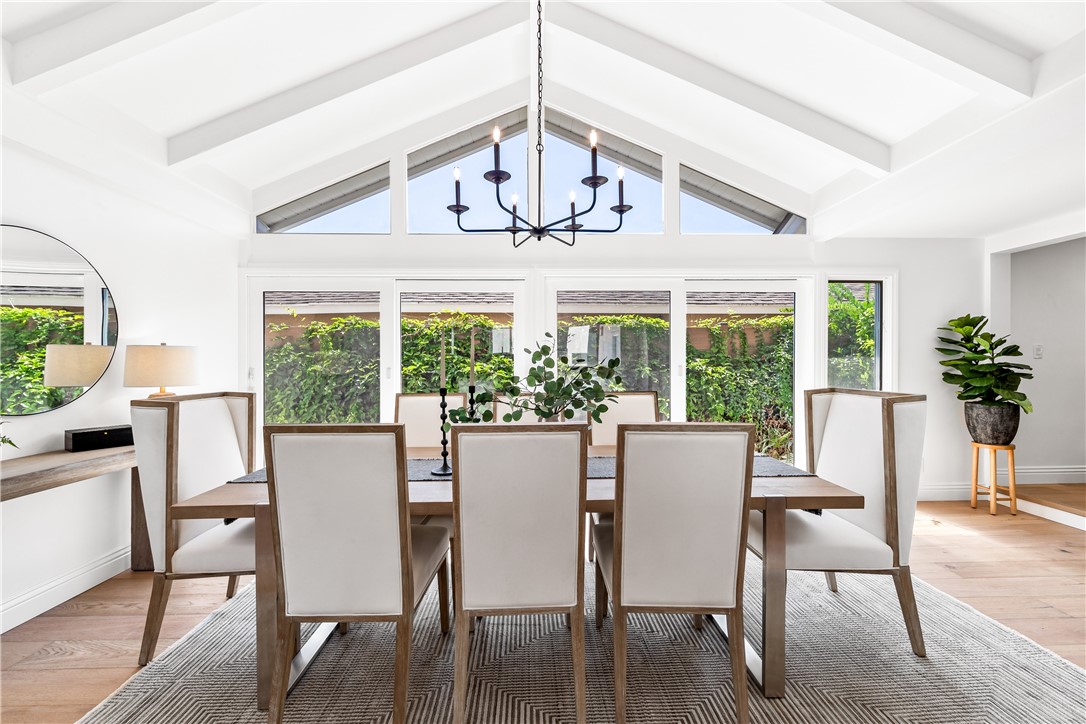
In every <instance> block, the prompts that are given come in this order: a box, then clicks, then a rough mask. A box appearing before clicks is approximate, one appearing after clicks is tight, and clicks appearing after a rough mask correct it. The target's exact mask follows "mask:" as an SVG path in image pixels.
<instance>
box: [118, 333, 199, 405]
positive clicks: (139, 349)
mask: <svg viewBox="0 0 1086 724" xmlns="http://www.w3.org/2000/svg"><path fill="white" fill-rule="evenodd" d="M195 384H196V348H195V347H179V346H176V345H167V344H166V343H165V342H163V343H162V344H130V345H128V346H127V347H126V348H125V360H124V386H125V387H157V388H158V392H153V393H151V394H150V395H148V397H170V396H171V395H173V394H174V393H173V392H167V391H166V387H167V386H172V387H178V386H184V385H195Z"/></svg>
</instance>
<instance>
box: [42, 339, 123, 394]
mask: <svg viewBox="0 0 1086 724" xmlns="http://www.w3.org/2000/svg"><path fill="white" fill-rule="evenodd" d="M112 358H113V348H112V347H106V346H104V345H93V344H49V345H46V346H45V379H44V383H45V386H46V387H90V386H91V385H93V384H94V383H95V382H97V381H98V378H99V377H101V376H102V373H103V372H105V371H106V366H107V365H108V364H109V361H110V360H111V359H112Z"/></svg>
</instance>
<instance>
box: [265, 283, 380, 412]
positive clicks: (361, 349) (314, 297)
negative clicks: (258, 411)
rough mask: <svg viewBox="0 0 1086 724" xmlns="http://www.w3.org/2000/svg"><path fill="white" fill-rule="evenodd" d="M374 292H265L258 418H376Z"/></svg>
mask: <svg viewBox="0 0 1086 724" xmlns="http://www.w3.org/2000/svg"><path fill="white" fill-rule="evenodd" d="M380 296H381V295H380V293H379V292H376V291H265V292H264V293H263V299H264V327H263V350H264V364H263V369H264V422H265V423H306V422H323V423H339V422H379V421H380V419H381V323H380Z"/></svg>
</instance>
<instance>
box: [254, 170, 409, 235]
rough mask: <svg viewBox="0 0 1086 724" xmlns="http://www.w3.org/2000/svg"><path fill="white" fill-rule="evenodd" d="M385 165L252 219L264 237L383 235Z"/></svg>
mask: <svg viewBox="0 0 1086 724" xmlns="http://www.w3.org/2000/svg"><path fill="white" fill-rule="evenodd" d="M390 216H391V213H390V205H389V178H388V164H387V163H383V164H381V165H380V166H375V167H374V168H371V169H368V170H366V171H363V172H362V173H359V174H355V175H354V176H351V177H350V178H345V179H343V180H342V181H338V182H336V183H334V184H332V185H331V186H325V187H324V188H323V189H320V190H319V191H314V192H313V193H311V194H307V195H305V196H303V197H301V198H300V199H295V200H294V201H291V202H290V203H286V204H283V205H282V206H278V207H276V208H274V209H270V210H268V211H265V212H264V213H262V214H260V215H259V216H257V217H256V229H257V231H258V232H259V233H264V234H280V233H291V234H387V233H389V220H390Z"/></svg>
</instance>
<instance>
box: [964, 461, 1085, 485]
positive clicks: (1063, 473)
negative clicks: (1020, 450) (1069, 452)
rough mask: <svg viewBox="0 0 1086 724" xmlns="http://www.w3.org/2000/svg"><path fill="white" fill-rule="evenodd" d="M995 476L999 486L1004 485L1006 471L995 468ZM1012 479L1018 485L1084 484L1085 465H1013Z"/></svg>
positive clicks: (1005, 482)
mask: <svg viewBox="0 0 1086 724" xmlns="http://www.w3.org/2000/svg"><path fill="white" fill-rule="evenodd" d="M996 474H997V476H998V478H999V484H1000V485H1006V484H1007V469H1006V468H1005V467H1003V468H1000V467H998V466H997V468H996ZM1014 477H1015V483H1017V484H1018V485H1030V484H1043V483H1086V465H1015V466H1014ZM985 479H987V478H985Z"/></svg>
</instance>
